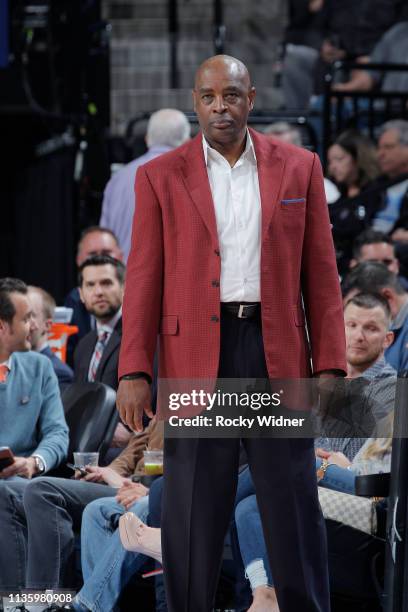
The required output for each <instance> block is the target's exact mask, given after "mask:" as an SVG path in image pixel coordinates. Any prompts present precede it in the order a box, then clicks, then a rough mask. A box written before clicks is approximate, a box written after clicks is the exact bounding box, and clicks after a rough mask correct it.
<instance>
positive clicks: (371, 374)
mask: <svg viewBox="0 0 408 612" xmlns="http://www.w3.org/2000/svg"><path fill="white" fill-rule="evenodd" d="M387 366H388V363H387V362H386V361H385V358H384V357H380V358H379V359H377V361H376V362H374V363H373V365H372V366H370V367H369V368H367V370H366V371H365V372H363V373H362V375H361V376H362V377H363V378H370V379H372V378H376V377H377V376H378V375H379V374H380V373H381V372H382V370H383V369H384V368H385V367H387Z"/></svg>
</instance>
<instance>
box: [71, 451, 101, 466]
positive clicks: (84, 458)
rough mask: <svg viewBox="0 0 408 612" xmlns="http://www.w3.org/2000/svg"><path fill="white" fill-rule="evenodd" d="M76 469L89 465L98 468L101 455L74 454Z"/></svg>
mask: <svg viewBox="0 0 408 612" xmlns="http://www.w3.org/2000/svg"><path fill="white" fill-rule="evenodd" d="M74 463H75V467H78V468H84V467H85V466H87V465H93V466H96V465H98V463H99V453H80V452H78V453H74Z"/></svg>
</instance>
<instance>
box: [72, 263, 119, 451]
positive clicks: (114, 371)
mask: <svg viewBox="0 0 408 612" xmlns="http://www.w3.org/2000/svg"><path fill="white" fill-rule="evenodd" d="M124 282H125V266H124V265H123V263H122V262H121V261H119V260H116V259H114V258H113V257H110V256H109V255H95V256H93V257H89V258H88V259H86V260H85V261H84V262H83V263H82V264H81V266H80V267H79V279H78V284H79V292H80V296H81V300H82V302H83V304H84V305H85V308H86V309H87V311H88V312H89V313H90V314H92V315H93V316H94V317H95V320H96V329H95V330H91V331H90V332H89V333H88V334H87V335H86V336H84V337H83V338H82V340H81V341H80V342H79V344H78V346H77V348H76V351H75V354H74V372H75V381H76V382H102V383H104V384H105V385H109V386H110V387H112V388H113V389H115V391H116V389H117V387H118V358H119V348H120V342H121V338H122V300H123V287H124ZM129 437H130V432H129V431H128V430H127V429H126V428H125V427H124V426H123V425H122V424H121V423H119V424H118V426H117V428H116V431H115V434H114V437H113V441H112V446H113V447H116V448H123V447H124V446H126V444H127V442H128V440H129Z"/></svg>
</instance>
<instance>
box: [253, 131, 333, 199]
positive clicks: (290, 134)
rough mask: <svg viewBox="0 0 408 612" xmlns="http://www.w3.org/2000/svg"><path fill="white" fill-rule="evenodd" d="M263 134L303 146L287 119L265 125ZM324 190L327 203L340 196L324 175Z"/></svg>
mask: <svg viewBox="0 0 408 612" xmlns="http://www.w3.org/2000/svg"><path fill="white" fill-rule="evenodd" d="M264 134H266V135H270V136H272V137H274V138H278V139H279V140H283V142H289V143H290V144H293V145H295V146H297V147H301V146H303V145H302V134H301V131H300V129H299V128H298V127H297V126H296V125H291V124H290V123H288V122H287V121H277V122H276V123H271V124H270V125H267V126H266V128H265V129H264ZM324 191H325V194H326V200H327V202H328V204H332V203H333V202H335V201H336V200H337V199H338V197H339V196H340V192H339V190H338V189H337V187H336V185H335V184H334V183H333V182H332V181H330V180H329V179H328V178H326V177H325V178H324Z"/></svg>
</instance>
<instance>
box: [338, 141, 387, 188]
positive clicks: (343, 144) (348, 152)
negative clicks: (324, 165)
mask: <svg viewBox="0 0 408 612" xmlns="http://www.w3.org/2000/svg"><path fill="white" fill-rule="evenodd" d="M327 155H328V162H329V166H328V167H329V174H330V176H331V178H333V179H334V181H335V183H336V185H337V187H338V188H339V189H340V193H341V197H342V198H353V197H355V196H356V195H358V194H359V193H360V192H361V191H362V190H363V189H364V187H365V186H366V185H367V183H369V182H370V181H372V180H373V179H375V178H377V176H378V175H379V173H380V169H379V167H378V163H377V157H376V151H375V146H374V144H373V143H372V142H371V141H370V140H369V139H368V138H366V137H365V136H363V135H362V134H359V133H358V132H356V131H354V130H349V131H347V132H343V133H342V134H340V136H338V138H337V139H336V140H335V142H334V143H333V144H332V145H331V147H329V150H328V153H327Z"/></svg>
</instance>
